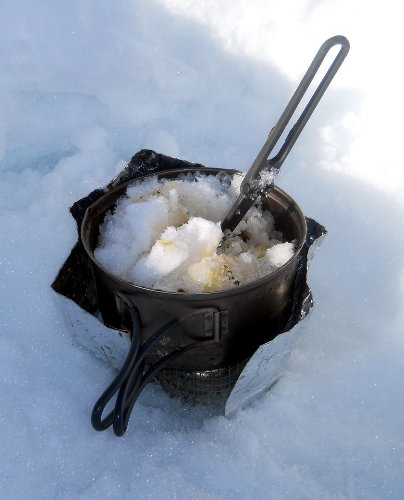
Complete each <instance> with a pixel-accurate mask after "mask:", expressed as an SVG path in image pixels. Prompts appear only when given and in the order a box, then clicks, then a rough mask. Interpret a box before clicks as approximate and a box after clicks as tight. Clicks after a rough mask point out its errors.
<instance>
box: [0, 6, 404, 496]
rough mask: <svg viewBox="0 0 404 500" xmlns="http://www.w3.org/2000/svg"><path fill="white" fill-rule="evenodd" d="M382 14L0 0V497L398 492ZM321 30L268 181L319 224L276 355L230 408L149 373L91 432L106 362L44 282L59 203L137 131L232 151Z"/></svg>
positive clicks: (402, 321)
mask: <svg viewBox="0 0 404 500" xmlns="http://www.w3.org/2000/svg"><path fill="white" fill-rule="evenodd" d="M396 4H397V5H396ZM401 22H402V16H401V15H400V12H399V10H398V3H389V2H387V3H385V4H380V3H371V2H364V1H363V0H360V1H359V2H348V1H347V0H341V1H339V2H335V1H331V0H325V1H315V2H313V1H308V0H307V1H297V0H293V1H289V2H280V1H274V0H268V1H263V0H252V1H250V2H242V1H241V0H236V1H233V2H226V1H225V0H218V1H210V0H204V1H201V2H198V1H196V0H155V1H150V2H145V1H141V0H131V1H129V0H117V1H115V2H108V1H106V0H100V1H97V2H95V1H91V0H90V1H87V2H83V1H78V0H73V1H71V2H52V1H50V0H38V1H36V2H29V1H28V0H15V1H11V0H6V1H4V2H2V7H1V16H0V42H1V43H0V65H1V72H0V225H1V226H0V227H1V231H0V238H1V246H0V272H1V279H0V297H1V301H0V311H1V320H0V334H1V343H0V346H1V348H0V372H1V377H0V401H1V413H0V415H1V417H0V418H1V427H0V436H1V447H0V450H1V451H0V453H1V460H0V463H1V465H0V496H1V498H35V499H36V498H58V497H61V498H97V499H98V498H108V497H111V498H162V499H166V498H187V499H188V498H200V499H205V498H206V499H208V498H209V499H210V498H212V499H213V498H215V499H217V498H243V499H245V498H251V499H257V498H296V499H297V498H310V499H312V498H361V497H364V498H401V497H402V496H403V491H404V397H403V394H404V368H403V359H404V341H403V331H404V313H403V310H404V308H403V306H404V257H403V256H404V231H403V206H404V201H403V200H404V199H403V192H404V175H403V168H402V151H401V129H402V125H401V124H400V120H401V116H402V115H403V109H402V99H400V94H401V89H402V87H403V80H402V75H401V71H400V69H401V68H400V66H401V60H402V54H401V39H400V34H401V30H400V26H401ZM336 34H341V35H345V36H347V37H348V39H349V41H350V42H351V51H350V53H349V55H348V56H347V59H346V61H345V62H344V64H343V65H342V67H341V69H340V71H339V73H338V74H337V76H336V77H335V83H334V82H333V83H332V84H331V87H330V89H329V90H328V91H327V94H326V95H325V96H324V99H323V100H322V101H321V103H320V105H319V107H318V109H317V110H316V112H315V114H314V115H313V117H312V118H311V119H310V122H309V124H308V125H307V127H306V129H305V130H304V132H303V133H302V135H301V137H300V138H299V140H298V142H297V143H296V145H295V148H294V150H293V151H292V153H291V154H290V156H289V157H288V158H287V161H286V162H285V164H284V165H283V167H282V170H281V173H280V176H279V178H278V179H277V181H276V182H277V184H279V185H280V187H282V188H283V189H284V190H285V191H286V192H287V193H289V194H290V195H291V196H292V197H293V198H294V199H295V200H296V201H297V203H298V204H299V205H300V207H301V208H302V211H303V212H304V214H305V215H307V216H310V217H313V218H315V219H316V220H318V221H319V222H320V223H321V224H323V225H324V226H325V227H326V228H327V230H328V234H327V236H326V238H325V240H324V242H323V244H322V246H321V248H320V250H319V252H318V254H317V255H316V256H315V258H314V260H313V262H312V265H311V268H310V276H309V282H310V286H311V288H312V291H313V295H314V299H315V307H314V309H313V312H312V314H311V315H310V316H309V317H308V318H307V319H306V320H305V321H304V323H303V324H302V328H301V331H300V333H299V335H298V337H297V342H296V345H295V348H294V350H293V352H292V354H291V357H290V359H289V361H288V364H287V367H286V372H285V374H284V376H283V377H282V378H281V379H280V380H279V382H278V383H277V384H276V386H275V387H274V388H273V389H272V390H271V391H270V392H268V393H266V394H265V395H264V396H262V397H261V398H260V399H258V400H257V401H256V402H255V404H254V405H253V407H250V408H247V409H245V410H242V411H240V412H238V413H237V414H236V415H235V416H234V417H232V418H229V419H226V418H225V417H224V416H221V415H215V414H213V413H212V412H211V410H210V409H209V408H206V407H203V406H194V407H192V406H187V405H184V404H183V403H182V402H181V401H180V400H177V399H175V398H170V397H169V396H167V394H166V393H165V392H164V391H163V390H162V389H161V388H160V387H159V386H157V385H151V386H149V387H148V388H147V389H146V390H145V391H144V392H143V394H142V395H141V397H140V399H139V401H138V403H137V404H136V406H135V409H134V411H133V414H132V418H131V420H130V422H129V428H128V431H127V433H126V434H125V436H124V437H123V438H120V439H118V438H116V437H115V436H114V435H113V433H112V432H108V431H107V432H104V433H97V432H96V431H94V430H93V429H92V427H91V423H90V414H91V410H92V407H93V404H94V402H95V401H96V399H97V398H98V396H99V395H100V394H101V392H102V391H103V390H104V389H105V387H106V386H107V384H108V383H109V382H110V380H111V378H112V377H113V374H114V372H113V371H112V369H111V368H109V367H108V366H107V365H105V364H104V363H102V362H101V361H99V360H97V359H95V358H94V357H93V356H92V355H91V354H90V353H89V352H87V351H86V350H84V349H80V348H79V347H78V346H77V344H76V343H75V342H73V340H72V338H71V334H70V330H69V329H68V327H67V325H66V323H65V319H64V316H63V315H62V314H61V311H60V308H59V307H58V304H57V302H56V300H55V292H53V291H52V290H51V288H50V284H51V282H52V281H53V279H54V277H55V275H56V273H57V271H58V270H59V268H60V266H61V265H62V264H63V262H64V260H65V259H66V257H67V256H68V254H69V252H70V249H71V247H72V246H73V244H74V243H75V241H76V238H77V231H76V226H75V223H74V220H73V219H72V217H71V215H70V214H69V210H68V209H69V207H70V206H71V204H72V203H73V202H74V201H76V200H77V199H79V198H81V197H83V196H85V195H87V194H88V193H89V192H90V191H91V190H93V189H94V188H96V187H100V186H103V185H105V183H107V182H108V181H109V180H110V179H111V178H112V177H113V176H114V175H115V174H117V173H118V172H119V171H120V170H121V169H122V168H123V166H124V165H125V163H126V162H127V161H128V160H129V159H130V157H131V156H132V155H133V154H134V153H136V152H137V151H138V150H140V149H142V148H151V149H155V150H156V151H158V152H160V153H165V154H167V155H171V156H177V157H179V158H182V159H186V160H189V161H193V162H199V163H202V164H204V165H208V166H214V167H225V168H236V169H239V170H243V171H245V170H246V169H247V168H248V167H249V165H250V164H251V162H252V161H253V160H254V158H255V155H256V153H257V152H258V151H259V149H260V147H261V146H262V144H263V143H264V142H265V140H266V138H267V135H268V132H269V130H270V129H271V127H272V126H273V125H274V124H275V123H276V120H277V118H278V117H279V115H280V113H281V112H282V110H283V108H284V106H285V105H286V104H287V102H288V100H289V98H290V96H291V94H292V92H293V90H294V89H295V88H296V86H297V84H298V81H299V78H300V76H301V75H302V74H303V72H304V71H305V69H306V68H307V66H308V64H309V63H310V61H311V59H312V58H313V56H314V54H315V52H316V51H317V49H318V48H319V46H320V45H321V43H322V42H323V41H324V40H325V39H326V38H328V37H330V36H333V35H336Z"/></svg>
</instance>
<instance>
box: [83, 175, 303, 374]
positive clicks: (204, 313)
mask: <svg viewBox="0 0 404 500" xmlns="http://www.w3.org/2000/svg"><path fill="white" fill-rule="evenodd" d="M196 172H201V173H203V174H205V175H226V174H227V175H235V174H238V172H235V171H229V170H225V171H223V170H220V169H214V168H186V169H178V170H169V171H166V172H160V173H158V174H153V175H157V176H158V177H159V178H160V179H164V178H167V179H174V178H178V177H179V176H180V175H183V174H189V173H190V174H192V173H196ZM146 177H147V176H143V177H138V178H137V179H136V181H141V179H142V178H146ZM132 182H133V181H130V182H127V183H124V184H122V185H121V186H119V187H118V188H114V189H112V190H111V191H110V192H107V193H106V194H105V195H104V196H102V197H101V198H100V199H98V200H97V201H96V202H95V203H94V204H93V205H91V206H90V207H89V208H88V209H87V212H86V214H85V217H84V219H83V223H82V226H81V241H82V244H83V246H84V249H85V251H86V253H87V255H88V257H89V258H90V259H91V261H92V264H93V269H94V275H95V279H96V283H97V291H98V300H99V307H100V311H101V314H102V317H103V320H104V322H105V324H106V325H108V326H110V327H113V328H117V329H123V328H127V327H128V324H129V323H128V317H129V316H130V314H129V312H130V311H128V304H129V307H134V308H136V309H137V311H138V313H139V315H140V321H141V329H142V333H141V335H142V338H141V342H142V343H144V342H145V341H147V340H148V338H149V337H150V336H151V335H152V334H153V333H154V332H155V331H156V330H157V329H158V328H160V327H161V326H162V325H164V324H166V323H167V322H169V321H171V320H172V319H176V320H179V321H180V324H179V326H178V327H177V328H176V329H175V331H174V332H173V333H171V334H170V336H168V337H166V338H165V339H163V341H161V342H160V344H158V345H157V347H156V348H155V349H153V351H151V352H150V353H149V356H148V358H149V361H150V362H151V363H153V362H156V361H158V360H159V359H161V358H162V357H163V356H165V355H166V354H168V353H170V352H172V351H173V350H174V349H177V348H180V347H183V346H186V345H188V344H190V343H197V344H198V345H197V346H196V347H195V348H194V349H192V350H189V351H187V352H184V354H182V355H181V356H180V357H178V358H177V359H175V361H173V362H172V364H171V365H170V367H171V368H176V369H181V370H211V369H216V368H222V367H227V366H231V365H234V364H236V363H239V362H240V361H242V360H245V359H247V358H248V357H249V356H251V355H252V354H253V353H254V351H255V350H256V349H257V348H258V347H259V346H260V345H261V344H263V343H264V342H267V341H269V340H272V339H273V338H275V337H276V336H277V335H278V334H279V333H281V332H282V331H283V329H284V326H285V324H286V322H287V319H288V316H289V313H290V307H291V297H290V296H291V290H292V288H293V286H294V282H295V277H296V272H297V268H298V264H299V256H300V253H301V250H302V247H303V245H304V242H305V238H306V232H307V227H306V220H305V218H304V216H303V214H302V212H301V210H300V208H299V207H298V205H297V204H296V202H295V201H294V200H293V199H292V198H291V197H290V196H288V195H287V194H286V193H285V192H284V191H282V190H281V189H279V188H274V190H273V191H272V192H271V194H270V195H269V196H268V197H267V198H265V199H264V200H263V206H264V208H267V209H269V210H270V211H271V213H272V214H273V216H274V219H275V226H276V229H277V230H279V231H281V232H282V233H283V234H284V237H285V238H286V240H287V241H292V240H294V241H295V243H296V244H295V253H294V255H293V257H292V258H291V259H290V260H289V261H288V262H286V263H285V264H284V265H283V266H282V267H280V268H278V269H277V270H276V271H275V272H273V273H271V274H269V275H268V276H265V277H264V278H261V279H260V280H256V281H253V282H250V283H247V284H245V285H241V286H239V287H237V288H232V289H228V290H221V291H218V292H209V293H198V294H188V293H175V292H165V291H160V290H154V289H149V288H145V287H141V286H137V285H134V284H132V283H129V282H126V281H123V280H121V279H120V278H118V277H117V276H114V275H112V274H111V273H110V272H109V271H107V270H106V269H104V268H103V267H102V266H101V265H100V264H99V263H98V262H97V261H96V259H95V257H94V249H95V248H96V246H97V243H98V235H99V227H100V225H101V224H102V222H103V220H104V217H105V214H106V213H107V212H108V211H109V210H111V209H113V208H114V205H115V203H116V201H117V199H118V198H119V197H120V196H122V195H123V194H124V193H125V191H126V188H127V186H128V185H129V184H131V183H132ZM141 236H142V235H139V237H141ZM209 340H210V341H209Z"/></svg>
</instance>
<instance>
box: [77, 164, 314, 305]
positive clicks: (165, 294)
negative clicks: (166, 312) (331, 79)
mask: <svg viewBox="0 0 404 500" xmlns="http://www.w3.org/2000/svg"><path fill="white" fill-rule="evenodd" d="M197 172H200V173H202V174H206V175H218V174H219V173H221V172H224V173H226V174H233V175H236V174H237V175H242V172H240V171H238V170H234V169H225V168H213V167H204V168H203V169H202V168H200V167H186V168H179V169H172V170H162V171H160V172H150V173H147V174H144V175H140V176H139V177H136V178H134V179H130V180H128V181H126V182H124V183H122V184H120V185H119V186H116V187H114V188H113V189H111V190H109V191H106V192H105V193H104V194H103V195H102V196H101V197H100V198H98V200H96V201H95V202H94V203H92V204H91V205H90V206H89V207H88V208H87V210H86V211H85V214H84V217H83V220H82V223H81V227H80V239H81V243H82V245H83V247H84V250H85V252H86V254H87V256H88V257H89V258H90V260H91V261H92V263H93V264H94V265H95V266H96V267H97V268H98V269H99V270H100V271H102V272H103V273H104V274H106V275H107V276H108V278H109V279H111V280H113V281H116V282H118V283H119V284H120V285H121V286H122V287H123V288H125V289H126V291H127V292H129V293H130V292H132V293H142V294H146V295H150V296H154V297H160V298H167V299H170V298H171V299H178V298H181V299H184V300H198V299H199V300H205V299H206V298H210V297H215V298H220V297H225V296H232V295H238V294H241V293H244V292H246V291H248V290H252V289H255V288H258V287H260V286H262V285H263V284H264V283H265V282H266V281H268V280H269V279H272V278H273V277H276V276H278V275H279V274H281V273H282V272H284V270H285V269H286V267H288V266H289V265H290V263H291V262H292V261H294V260H296V259H298V258H299V255H300V252H301V250H302V248H303V245H304V243H305V240H306V237H307V223H306V219H305V217H304V215H303V212H302V211H301V209H300V207H299V205H298V204H297V203H296V201H295V200H294V199H293V198H292V197H291V196H289V195H288V194H287V193H286V192H285V191H284V190H283V189H281V188H279V187H278V186H274V188H273V190H272V191H271V193H270V194H269V197H271V195H272V193H273V192H276V193H278V194H280V195H281V196H282V197H283V198H284V199H285V200H286V201H289V202H290V203H292V204H293V205H294V208H295V210H296V212H297V213H298V215H299V217H300V218H301V220H302V221H304V234H303V236H302V238H301V241H300V243H299V245H298V246H297V247H296V249H295V251H294V254H293V256H292V257H291V258H290V259H288V260H287V261H286V262H285V264H283V265H282V266H280V267H278V268H277V269H276V270H275V271H273V272H271V273H270V274H268V275H266V276H263V277H262V278H259V279H257V280H254V281H250V282H247V283H245V284H243V285H239V286H237V288H236V287H232V288H225V289H222V290H217V291H210V292H200V293H194V292H192V293H189V292H172V291H168V290H159V289H155V288H148V287H145V286H142V285H137V284H135V283H133V282H130V281H126V280H123V279H122V278H120V277H119V276H117V275H115V274H113V273H111V272H110V271H109V270H108V269H106V268H105V267H104V266H102V264H100V263H99V262H98V260H97V259H96V258H95V256H94V250H92V249H91V248H90V246H89V245H88V242H87V240H86V238H85V231H84V230H85V227H86V226H87V225H88V224H89V219H90V215H91V211H92V209H94V206H95V205H97V204H98V203H100V201H101V200H102V199H103V198H104V197H105V196H113V194H114V193H115V192H116V191H123V192H125V191H126V189H127V187H128V186H129V185H130V184H133V183H134V182H139V181H141V180H142V179H145V178H148V177H154V176H157V177H158V178H159V180H160V179H164V177H165V176H167V174H168V175H169V177H172V176H174V175H175V174H181V173H183V174H187V173H193V174H196V173H197ZM117 200H118V198H116V199H115V202H114V205H115V203H116V201H117ZM111 208H112V207H111ZM104 212H105V211H104Z"/></svg>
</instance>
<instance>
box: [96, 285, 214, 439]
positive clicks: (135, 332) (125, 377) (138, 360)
mask: <svg viewBox="0 0 404 500" xmlns="http://www.w3.org/2000/svg"><path fill="white" fill-rule="evenodd" d="M119 298H120V300H122V301H123V302H124V303H125V304H126V306H127V310H128V311H129V313H130V318H131V323H132V325H131V330H132V340H131V346H130V349H129V352H128V355H127V356H126V359H125V361H124V363H123V365H122V368H121V370H120V371H119V373H118V375H117V376H116V377H115V379H114V380H113V381H112V382H111V384H110V385H109V386H108V387H107V389H106V390H105V391H104V392H103V394H102V395H101V396H100V398H99V399H98V401H97V402H96V403H95V405H94V408H93V411H92V414H91V423H92V425H93V427H94V429H95V430H97V431H103V430H105V429H107V428H108V427H110V426H111V425H112V426H113V429H114V433H115V434H116V435H117V436H122V435H123V434H124V433H125V432H126V429H127V426H128V422H129V418H130V415H131V412H132V409H133V406H134V404H135V402H136V400H137V399H138V397H139V395H140V393H141V392H142V390H143V389H144V388H145V386H146V385H147V384H148V383H149V382H150V380H151V379H152V378H153V377H154V376H156V375H157V373H159V371H160V370H162V369H163V368H164V367H166V366H167V365H168V364H169V363H170V362H172V361H174V360H175V359H176V358H177V357H179V356H181V355H182V354H183V353H184V352H186V351H188V350H190V349H193V348H194V347H196V346H197V345H200V344H201V343H211V342H217V341H218V340H219V332H218V330H217V320H216V317H217V316H215V313H217V312H218V311H217V309H216V308H202V309H197V310H196V311H194V312H192V313H190V314H189V315H187V316H185V317H184V318H182V319H180V320H178V319H173V320H171V321H168V322H167V323H166V324H165V325H163V326H162V327H160V328H159V329H158V330H156V332H154V333H153V334H152V335H151V336H150V337H149V338H148V339H147V341H146V342H145V343H144V344H143V345H141V327H140V318H139V313H138V311H137V309H136V308H135V306H134V305H133V304H132V303H131V301H129V299H128V298H127V297H126V296H125V295H123V294H119ZM202 313H203V314H206V313H208V314H212V334H213V335H212V338H210V339H208V340H202V341H198V342H193V343H190V344H188V345H185V346H182V347H179V348H177V349H175V350H174V351H172V352H171V353H169V354H167V355H166V356H164V357H163V358H161V359H160V360H159V361H158V362H157V363H155V364H153V365H151V366H149V367H148V368H147V369H146V370H145V359H146V356H147V354H148V353H149V352H150V351H151V350H152V349H153V348H154V347H155V346H156V345H157V344H158V343H159V342H160V341H161V340H162V339H163V338H164V337H167V336H168V335H170V334H171V332H173V331H174V330H175V329H176V328H177V326H178V325H179V324H180V323H181V322H182V321H185V320H187V319H188V318H190V317H192V316H194V315H195V314H202ZM118 391H119V392H118ZM116 392H118V395H117V398H116V402H115V407H114V409H113V410H112V411H111V412H110V413H109V414H108V415H107V416H106V417H105V418H102V414H103V412H104V409H105V407H106V405H107V404H108V402H109V401H110V400H111V399H112V397H113V396H114V395H115V393H116Z"/></svg>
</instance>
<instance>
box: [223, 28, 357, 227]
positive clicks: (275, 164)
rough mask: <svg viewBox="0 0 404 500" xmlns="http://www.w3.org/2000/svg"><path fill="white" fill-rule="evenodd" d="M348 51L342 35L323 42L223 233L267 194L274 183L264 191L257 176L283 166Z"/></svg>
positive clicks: (251, 172) (249, 175)
mask: <svg viewBox="0 0 404 500" xmlns="http://www.w3.org/2000/svg"><path fill="white" fill-rule="evenodd" d="M335 45H341V48H340V50H339V51H338V54H337V55H336V57H335V58H334V60H333V62H332V64H331V65H330V67H329V69H328V70H327V72H326V74H325V75H324V77H323V79H322V80H321V82H320V84H319V85H318V87H317V89H316V90H315V91H314V93H313V95H312V96H311V98H310V100H309V102H308V103H307V105H306V107H305V108H304V110H303V112H302V114H301V115H300V117H299V118H298V119H297V121H296V123H295V124H294V125H293V127H292V128H291V130H290V131H289V133H288V135H287V137H286V139H285V142H284V143H283V145H282V147H281V148H280V150H279V152H278V153H277V154H276V155H275V156H274V157H273V158H270V159H268V156H269V155H270V153H271V152H272V150H273V149H274V147H275V146H276V144H277V142H278V141H279V138H280V136H281V135H282V133H283V131H284V130H285V128H286V126H287V124H288V123H289V121H290V119H291V118H292V115H293V113H294V112H295V110H296V108H297V106H298V105H299V103H300V101H301V100H302V98H303V96H304V94H305V93H306V91H307V89H308V87H309V85H310V83H311V82H312V80H313V78H314V77H315V75H316V73H317V71H318V69H319V68H320V66H321V64H322V62H323V60H324V58H325V56H326V55H327V54H328V52H329V50H330V49H331V48H332V47H334V46H335ZM348 51H349V42H348V40H347V39H346V38H345V37H344V36H340V35H337V36H333V37H332V38H329V39H328V40H326V41H325V42H324V43H323V44H322V45H321V47H320V49H319V50H318V52H317V54H316V56H315V57H314V59H313V61H312V63H311V64H310V66H309V68H308V69H307V71H306V73H305V75H304V76H303V78H302V81H301V82H300V84H299V86H298V87H297V89H296V91H295V93H294V94H293V96H292V97H291V99H290V101H289V103H288V105H287V106H286V108H285V110H284V112H283V113H282V115H281V117H280V118H279V120H278V122H277V123H276V125H275V126H274V127H273V128H272V130H271V131H270V133H269V136H268V139H267V140H266V142H265V144H264V145H263V146H262V148H261V151H260V152H259V153H258V156H257V157H256V159H255V160H254V162H253V164H252V165H251V167H250V169H249V170H248V172H247V173H246V175H245V177H244V180H243V182H242V183H241V187H240V196H239V197H238V198H237V200H236V202H235V203H234V205H233V206H232V208H231V209H230V211H229V213H228V214H227V216H226V217H225V219H224V220H223V222H222V225H221V227H222V230H223V231H225V230H226V229H230V231H233V230H234V229H235V227H236V226H237V224H238V223H239V222H240V221H241V220H242V219H243V217H244V215H245V214H246V213H247V212H248V210H249V209H250V208H251V206H252V205H253V203H254V201H255V200H256V199H257V198H258V196H259V195H260V194H261V193H263V194H266V195H267V194H268V193H269V192H270V190H271V188H272V186H273V183H272V184H270V185H268V186H265V188H264V190H262V187H261V188H260V186H259V184H260V183H259V179H260V174H261V172H262V171H265V170H267V171H268V170H269V171H273V172H276V171H278V170H279V169H280V167H281V165H282V163H283V162H284V161H285V159H286V157H287V155H288V154H289V152H290V150H291V149H292V147H293V145H294V144H295V142H296V140H297V138H298V137H299V135H300V133H301V131H302V130H303V128H304V126H305V125H306V123H307V121H308V120H309V118H310V116H311V115H312V113H313V111H314V109H315V108H316V106H317V104H318V103H319V101H320V99H321V97H322V96H323V94H324V92H325V91H326V90H327V87H328V86H329V84H330V83H331V80H332V79H333V78H334V76H335V74H336V72H337V71H338V69H339V67H340V66H341V64H342V62H343V61H344V59H345V57H346V55H347V54H348Z"/></svg>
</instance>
